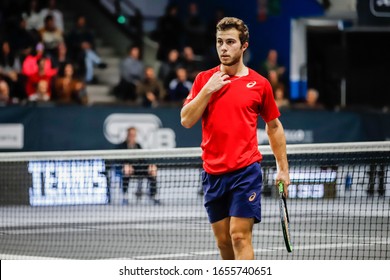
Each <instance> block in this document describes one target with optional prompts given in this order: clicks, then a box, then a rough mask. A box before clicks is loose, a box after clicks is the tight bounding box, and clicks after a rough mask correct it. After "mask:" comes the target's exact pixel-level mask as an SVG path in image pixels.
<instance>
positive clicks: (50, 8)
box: [40, 0, 64, 33]
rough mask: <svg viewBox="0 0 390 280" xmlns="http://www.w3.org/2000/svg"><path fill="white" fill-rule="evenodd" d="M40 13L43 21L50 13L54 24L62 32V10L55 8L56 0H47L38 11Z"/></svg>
mask: <svg viewBox="0 0 390 280" xmlns="http://www.w3.org/2000/svg"><path fill="white" fill-rule="evenodd" d="M40 14H41V20H43V21H42V22H43V23H44V20H45V18H46V17H47V16H48V15H51V16H52V17H53V19H54V24H55V26H56V27H57V28H58V29H59V31H60V32H61V33H64V19H63V15H62V11H60V10H59V9H57V2H56V0H48V3H47V6H46V7H44V8H43V9H42V10H41V11H40Z"/></svg>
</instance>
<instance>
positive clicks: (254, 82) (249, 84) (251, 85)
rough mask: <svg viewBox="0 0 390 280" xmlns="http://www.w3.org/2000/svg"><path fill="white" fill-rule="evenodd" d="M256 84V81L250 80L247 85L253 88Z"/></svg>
mask: <svg viewBox="0 0 390 280" xmlns="http://www.w3.org/2000/svg"><path fill="white" fill-rule="evenodd" d="M255 84H256V81H253V82H249V83H247V84H246V87H247V88H251V87H254V86H255Z"/></svg>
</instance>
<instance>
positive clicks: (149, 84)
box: [136, 66, 166, 108]
mask: <svg viewBox="0 0 390 280" xmlns="http://www.w3.org/2000/svg"><path fill="white" fill-rule="evenodd" d="M136 92H137V96H138V102H139V103H141V105H142V106H143V107H147V108H156V107H158V106H159V105H160V103H161V101H163V100H164V99H165V96H166V90H165V88H164V86H163V83H162V82H161V81H160V80H159V79H158V78H157V77H156V75H155V72H154V69H153V67H150V66H147V67H146V68H145V74H144V78H143V79H142V80H141V81H140V82H139V83H138V84H137V87H136Z"/></svg>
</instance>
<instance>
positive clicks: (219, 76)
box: [204, 71, 230, 93]
mask: <svg viewBox="0 0 390 280" xmlns="http://www.w3.org/2000/svg"><path fill="white" fill-rule="evenodd" d="M229 83H230V80H229V75H227V74H226V73H224V72H221V71H218V72H215V73H214V75H212V76H211V77H210V79H209V80H208V81H207V83H206V84H205V85H204V88H205V89H206V90H207V92H208V93H213V92H216V91H218V90H220V89H221V88H222V87H223V86H225V85H227V84H229Z"/></svg>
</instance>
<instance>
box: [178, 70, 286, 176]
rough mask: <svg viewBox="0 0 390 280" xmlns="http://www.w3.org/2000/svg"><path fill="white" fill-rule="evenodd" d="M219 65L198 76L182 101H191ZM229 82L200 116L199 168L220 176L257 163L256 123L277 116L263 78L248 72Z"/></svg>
mask: <svg viewBox="0 0 390 280" xmlns="http://www.w3.org/2000/svg"><path fill="white" fill-rule="evenodd" d="M217 71H219V66H217V67H215V68H212V69H210V70H207V71H204V72H201V73H199V75H198V76H197V77H196V79H195V81H194V84H193V87H192V89H191V91H190V93H189V95H188V97H187V99H186V100H185V102H184V106H185V105H186V104H188V103H189V102H191V101H192V100H193V99H194V98H195V97H196V95H197V94H198V93H199V92H200V90H201V89H202V88H203V86H204V85H205V84H206V83H207V81H208V80H209V78H210V77H211V76H212V75H213V74H214V73H215V72H217ZM230 79H231V83H229V84H227V85H225V86H224V87H222V88H221V89H220V90H219V91H217V92H214V93H213V94H212V96H211V98H210V101H209V104H208V105H207V107H206V109H205V111H204V113H203V115H202V143H201V148H202V150H203V154H202V159H203V168H204V169H205V171H206V172H207V173H210V174H215V175H218V174H223V173H227V172H231V171H235V170H238V169H240V168H243V167H246V166H248V165H250V164H252V163H254V162H259V161H261V159H262V156H261V154H260V152H259V150H258V142H257V121H258V116H259V115H260V116H261V117H262V119H263V120H264V121H265V122H269V121H271V120H274V119H276V118H278V117H279V116H280V112H279V109H278V107H277V106H276V103H275V100H274V96H273V92H272V88H271V85H270V83H269V82H268V80H267V79H266V78H264V77H263V76H261V75H259V74H258V73H257V72H255V71H254V70H252V69H249V73H248V75H246V76H241V77H236V76H234V77H231V78H230Z"/></svg>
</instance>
